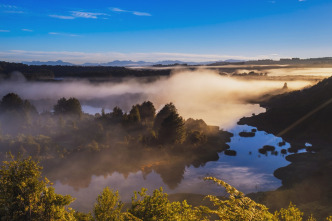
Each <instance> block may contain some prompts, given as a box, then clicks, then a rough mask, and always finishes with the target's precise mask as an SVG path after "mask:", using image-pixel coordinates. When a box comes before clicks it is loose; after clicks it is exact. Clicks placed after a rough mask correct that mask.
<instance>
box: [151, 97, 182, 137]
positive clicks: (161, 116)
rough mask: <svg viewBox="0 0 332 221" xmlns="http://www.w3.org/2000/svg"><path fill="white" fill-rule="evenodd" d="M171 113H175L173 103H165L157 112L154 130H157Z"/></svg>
mask: <svg viewBox="0 0 332 221" xmlns="http://www.w3.org/2000/svg"><path fill="white" fill-rule="evenodd" d="M171 113H177V110H176V108H175V106H174V104H173V103H169V104H166V105H165V106H164V107H163V108H162V109H161V110H160V111H159V112H158V114H157V116H156V118H155V120H154V126H153V127H154V128H155V130H157V131H158V130H159V129H160V127H161V124H162V122H163V121H164V120H165V118H167V117H168V116H169V115H170V114H171Z"/></svg>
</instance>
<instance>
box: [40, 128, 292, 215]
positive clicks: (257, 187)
mask: <svg viewBox="0 0 332 221" xmlns="http://www.w3.org/2000/svg"><path fill="white" fill-rule="evenodd" d="M252 129H253V128H252V127H249V126H237V127H235V128H233V129H232V130H231V132H232V133H234V136H233V137H232V138H231V142H230V143H229V145H230V149H232V150H235V151H236V152H237V155H236V156H227V155H225V154H223V153H218V149H215V150H213V151H209V152H200V153H198V152H195V153H193V152H185V153H183V152H182V153H176V154H171V153H169V152H167V151H163V150H161V149H154V150H153V149H150V150H148V151H144V152H142V151H139V150H137V151H135V150H131V151H128V150H126V149H115V150H107V151H103V152H99V153H88V154H83V153H80V154H75V155H73V156H71V157H70V158H68V159H66V160H58V161H53V162H48V163H47V164H45V165H44V168H45V169H44V171H45V175H46V176H47V177H49V178H50V179H51V180H52V181H53V182H54V183H55V188H56V190H57V192H58V193H61V194H70V195H72V196H73V197H75V198H76V199H77V200H76V201H75V202H74V204H73V207H74V208H76V209H79V210H82V211H89V210H91V208H92V206H93V203H94V202H95V199H96V197H97V195H98V194H99V193H100V192H101V191H102V189H103V188H104V187H106V186H109V187H111V188H113V189H115V190H118V191H119V192H120V195H121V198H122V200H123V201H125V202H128V201H130V199H131V196H132V195H133V191H136V190H139V189H140V188H142V187H145V188H148V190H149V191H150V192H152V191H153V190H154V189H156V188H159V187H163V188H164V190H165V191H166V192H167V193H170V194H171V193H199V194H217V195H222V194H223V192H222V190H221V189H220V188H219V187H217V186H216V185H214V184H210V183H207V182H204V181H203V177H205V176H215V177H218V178H220V179H223V180H225V181H226V182H228V183H230V184H232V185H234V186H235V187H236V188H238V189H240V190H241V191H243V192H245V193H249V192H256V191H266V190H274V189H276V188H278V187H279V186H281V182H280V181H279V180H278V179H276V178H275V177H274V176H273V172H274V170H276V169H277V168H279V167H283V166H286V165H287V164H288V162H287V161H286V160H285V158H284V156H285V155H283V154H278V155H273V154H266V155H262V154H259V152H258V149H259V148H261V147H262V146H264V145H273V146H275V147H276V150H277V151H279V152H280V150H281V149H282V148H288V147H289V146H290V145H289V144H288V143H286V144H285V146H283V147H279V146H278V143H280V142H282V139H281V138H278V137H275V136H273V135H271V134H266V133H265V132H262V131H257V132H255V133H256V134H255V136H254V137H241V136H239V133H240V132H241V131H244V130H246V131H251V130H252ZM250 153H251V154H250Z"/></svg>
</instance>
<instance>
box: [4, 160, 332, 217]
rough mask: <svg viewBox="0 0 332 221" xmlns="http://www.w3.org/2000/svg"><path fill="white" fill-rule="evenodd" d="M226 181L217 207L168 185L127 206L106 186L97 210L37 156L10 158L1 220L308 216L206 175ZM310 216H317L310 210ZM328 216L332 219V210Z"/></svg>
mask: <svg viewBox="0 0 332 221" xmlns="http://www.w3.org/2000/svg"><path fill="white" fill-rule="evenodd" d="M205 180H212V181H213V182H215V183H217V184H218V185H220V186H222V187H224V188H225V189H226V191H227V193H228V194H229V197H228V198H227V199H219V198H218V197H216V196H212V195H209V196H207V198H208V199H210V201H211V202H212V203H213V204H214V207H212V208H207V207H204V206H197V207H192V206H191V205H188V203H187V202H186V201H182V202H179V201H175V202H170V201H169V199H168V196H167V194H166V193H164V192H163V190H162V188H160V189H157V190H155V191H154V192H153V194H152V195H148V194H147V189H144V188H143V189H142V190H141V191H140V192H135V193H134V194H135V195H134V197H133V198H132V205H131V208H130V209H128V210H127V211H126V212H123V211H121V210H122V208H123V203H121V201H120V198H119V194H118V192H117V191H116V192H114V191H112V190H110V189H109V188H108V187H106V188H105V189H104V190H103V192H102V193H101V195H99V196H98V198H97V202H96V204H95V206H94V209H93V214H94V217H93V216H92V215H91V213H81V212H75V211H74V210H72V209H71V208H67V206H68V205H69V204H70V203H71V202H72V201H73V199H72V197H71V196H68V195H67V196H62V195H60V194H56V193H55V192H54V188H53V187H51V186H50V185H51V184H50V182H49V181H48V180H47V179H46V178H45V179H44V180H42V179H41V167H40V166H39V165H38V164H37V163H36V162H34V161H33V160H32V159H31V158H28V159H21V158H19V159H17V160H15V159H14V157H13V156H11V160H10V161H4V162H3V165H2V166H1V169H0V219H1V220H83V221H92V220H96V221H110V220H120V221H121V220H133V221H139V220H174V221H175V220H180V221H181V220H182V221H185V220H211V219H212V218H213V219H215V217H218V218H219V220H272V221H277V220H281V221H302V220H303V213H302V212H301V211H300V210H299V209H298V208H296V207H295V206H294V205H293V204H290V205H289V207H288V208H287V209H281V210H280V211H276V212H275V213H274V214H272V213H270V212H269V211H268V208H267V207H266V206H264V205H262V204H258V203H256V202H254V201H253V200H251V199H250V198H248V197H246V196H245V195H244V194H243V193H242V192H240V191H238V190H237V189H235V188H234V187H232V186H230V185H229V184H227V183H225V182H224V181H222V180H219V179H216V178H214V177H206V178H205ZM307 220H308V221H314V220H315V219H314V218H313V217H312V216H310V217H309V218H308V219H307ZM326 220H328V221H331V220H332V216H330V217H327V218H326Z"/></svg>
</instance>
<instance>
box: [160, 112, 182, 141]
mask: <svg viewBox="0 0 332 221" xmlns="http://www.w3.org/2000/svg"><path fill="white" fill-rule="evenodd" d="M185 139H186V130H185V127H184V120H183V118H182V117H180V116H179V114H177V113H176V112H172V113H170V114H169V115H168V117H166V118H165V119H164V120H163V122H162V124H161V127H160V129H159V140H160V141H161V142H162V143H170V144H182V143H183V142H184V141H185Z"/></svg>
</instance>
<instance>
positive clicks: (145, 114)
mask: <svg viewBox="0 0 332 221" xmlns="http://www.w3.org/2000/svg"><path fill="white" fill-rule="evenodd" d="M139 112H140V115H141V120H142V121H152V120H153V119H154V117H155V115H156V108H155V107H154V105H153V103H152V102H151V101H144V102H143V103H142V104H141V105H140V106H139Z"/></svg>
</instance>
